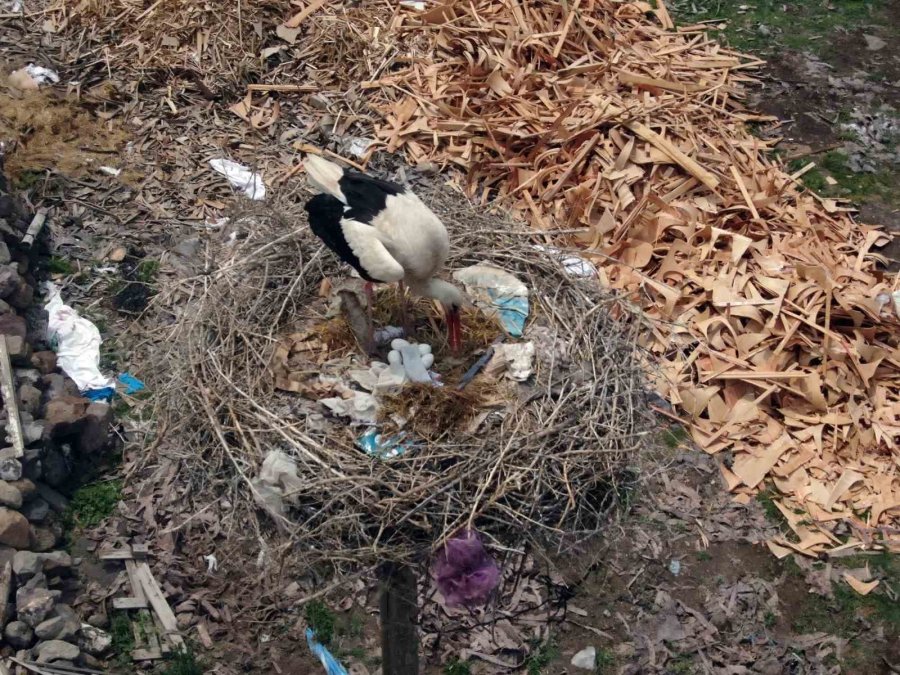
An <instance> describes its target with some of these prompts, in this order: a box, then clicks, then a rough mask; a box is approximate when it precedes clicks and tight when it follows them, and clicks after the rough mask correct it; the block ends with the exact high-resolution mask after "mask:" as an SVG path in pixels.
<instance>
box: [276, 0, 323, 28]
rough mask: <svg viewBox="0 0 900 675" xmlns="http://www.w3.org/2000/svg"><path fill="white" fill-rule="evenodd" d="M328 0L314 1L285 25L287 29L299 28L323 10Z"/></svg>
mask: <svg viewBox="0 0 900 675" xmlns="http://www.w3.org/2000/svg"><path fill="white" fill-rule="evenodd" d="M327 2H328V0H313V1H312V2H311V3H309V4H308V5H307V6H306V7H305V8H304V9H302V10H300V11H299V12H297V13H296V14H294V16H292V17H291V18H290V19H288V20H287V21H285V22H284V25H285V26H286V27H287V28H297V27H298V26H299V25H300V24H301V23H303V22H304V21H306V19H307V18H308V17H309V16H310V15H311V14H312V13H313V12H317V11H318V10H320V9H322V7H324V6H325V4H326V3H327Z"/></svg>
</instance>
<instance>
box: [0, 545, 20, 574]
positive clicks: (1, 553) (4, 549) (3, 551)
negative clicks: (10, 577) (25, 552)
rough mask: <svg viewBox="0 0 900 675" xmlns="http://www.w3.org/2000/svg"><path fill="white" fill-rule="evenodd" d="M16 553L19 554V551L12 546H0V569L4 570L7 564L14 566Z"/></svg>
mask: <svg viewBox="0 0 900 675" xmlns="http://www.w3.org/2000/svg"><path fill="white" fill-rule="evenodd" d="M16 553H18V551H17V550H16V549H14V548H13V547H12V546H3V545H0V568H2V567H3V566H4V565H5V564H6V563H9V564H10V565H12V561H13V558H15V557H16Z"/></svg>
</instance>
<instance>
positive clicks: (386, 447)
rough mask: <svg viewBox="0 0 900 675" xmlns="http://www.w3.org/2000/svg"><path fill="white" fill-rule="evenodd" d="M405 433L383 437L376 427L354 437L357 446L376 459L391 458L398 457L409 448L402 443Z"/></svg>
mask: <svg viewBox="0 0 900 675" xmlns="http://www.w3.org/2000/svg"><path fill="white" fill-rule="evenodd" d="M405 436H406V434H397V435H395V436H391V437H390V438H384V437H382V435H381V434H379V433H378V429H369V430H367V431H366V432H365V433H364V434H363V435H362V436H360V437H359V438H357V439H356V442H357V443H358V444H359V447H361V448H362V449H363V451H364V452H365V453H366V454H367V455H369V456H371V457H377V458H378V459H391V458H392V457H398V456H400V455H402V454H403V453H404V452H406V451H407V450H408V449H409V448H408V447H407V446H406V445H403V444H402V441H403V439H404V437H405Z"/></svg>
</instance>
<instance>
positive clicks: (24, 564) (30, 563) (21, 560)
mask: <svg viewBox="0 0 900 675" xmlns="http://www.w3.org/2000/svg"><path fill="white" fill-rule="evenodd" d="M43 569H44V562H43V561H42V560H41V557H40V556H39V555H38V554H37V553H34V552H32V551H19V552H18V553H16V555H15V557H14V558H13V572H15V573H16V579H18V580H19V583H24V582H26V581H28V580H29V579H31V578H32V577H33V576H35V575H36V574H39V573H40V572H42V571H43Z"/></svg>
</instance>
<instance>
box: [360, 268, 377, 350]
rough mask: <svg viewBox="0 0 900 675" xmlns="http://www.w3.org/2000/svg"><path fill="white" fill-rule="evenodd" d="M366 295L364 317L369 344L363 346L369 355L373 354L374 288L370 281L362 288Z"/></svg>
mask: <svg viewBox="0 0 900 675" xmlns="http://www.w3.org/2000/svg"><path fill="white" fill-rule="evenodd" d="M363 289H364V290H365V293H366V316H367V317H368V319H369V344H367V345H366V346H365V348H366V351H367V352H368V353H369V354H374V353H375V346H376V345H375V288H374V285H373V284H372V282H371V281H367V282H366V283H365V285H364V286H363Z"/></svg>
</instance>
